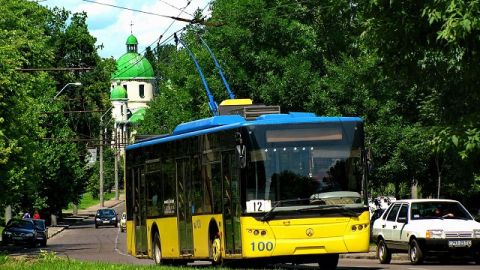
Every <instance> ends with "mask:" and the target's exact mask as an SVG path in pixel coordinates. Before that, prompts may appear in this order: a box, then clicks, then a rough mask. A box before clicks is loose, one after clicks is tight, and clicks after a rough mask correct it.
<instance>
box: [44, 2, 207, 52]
mask: <svg viewBox="0 0 480 270" xmlns="http://www.w3.org/2000/svg"><path fill="white" fill-rule="evenodd" d="M92 1H93V2H97V3H105V4H109V5H115V6H121V7H125V8H129V9H136V10H141V11H145V12H150V13H155V14H160V15H166V16H173V17H181V18H186V19H191V18H192V16H191V15H190V14H193V13H194V11H195V10H197V9H198V8H199V9H204V8H205V7H206V8H205V11H204V14H206V13H207V12H208V7H207V5H208V3H209V2H210V1H209V0H134V1H133V0H92ZM188 2H190V4H188ZM39 3H40V4H41V5H44V6H47V7H49V8H53V7H61V8H65V9H66V10H69V11H71V12H72V13H75V12H82V11H85V12H86V13H87V16H88V19H87V24H88V29H89V31H90V34H91V35H92V36H94V37H95V38H97V45H102V44H103V46H104V47H103V49H101V50H99V51H98V53H99V55H100V56H101V57H104V58H108V57H113V58H115V59H118V58H119V57H120V56H122V55H123V54H124V53H125V52H126V45H125V42H126V40H127V38H128V36H129V35H130V33H133V35H135V36H136V37H137V39H138V43H139V44H138V52H139V53H142V52H143V51H144V50H145V48H146V47H148V46H152V47H154V46H155V45H156V43H157V41H158V38H159V37H160V35H162V34H164V32H165V30H166V29H167V28H168V27H169V25H170V24H171V23H172V21H173V20H172V19H170V18H164V17H160V16H156V15H150V14H145V13H141V12H135V11H131V10H125V9H120V8H115V7H111V6H105V5H100V4H96V3H92V2H90V1H89V2H87V1H85V0H44V1H41V2H40V1H39ZM187 4H188V6H187ZM185 6H187V7H186V8H185V9H184V11H185V12H183V13H182V14H180V12H181V10H180V9H182V8H184V7H185ZM132 24H133V25H132ZM186 25H187V23H185V22H181V21H175V22H174V23H173V25H172V26H171V27H170V29H169V30H168V32H166V33H165V34H164V35H163V37H164V38H163V39H162V40H165V39H166V38H167V37H168V36H170V35H171V34H172V33H173V32H175V31H177V30H179V29H181V28H183V27H184V26H186Z"/></svg>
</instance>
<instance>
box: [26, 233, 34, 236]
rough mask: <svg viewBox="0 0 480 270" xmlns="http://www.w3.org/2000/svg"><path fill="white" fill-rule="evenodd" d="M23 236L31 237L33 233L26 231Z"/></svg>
mask: <svg viewBox="0 0 480 270" xmlns="http://www.w3.org/2000/svg"><path fill="white" fill-rule="evenodd" d="M25 236H26V237H33V233H26V234H25Z"/></svg>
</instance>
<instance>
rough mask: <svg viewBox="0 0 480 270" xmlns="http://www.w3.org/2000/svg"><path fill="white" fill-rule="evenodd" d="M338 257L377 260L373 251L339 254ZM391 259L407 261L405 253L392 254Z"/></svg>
mask: <svg viewBox="0 0 480 270" xmlns="http://www.w3.org/2000/svg"><path fill="white" fill-rule="evenodd" d="M340 258H342V259H365V260H378V258H377V254H376V253H374V252H368V253H347V254H340ZM392 260H396V261H409V259H408V255H407V254H392Z"/></svg>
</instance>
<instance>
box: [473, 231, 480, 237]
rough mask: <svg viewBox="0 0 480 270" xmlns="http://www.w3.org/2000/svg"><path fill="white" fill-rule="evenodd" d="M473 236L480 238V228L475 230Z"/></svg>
mask: <svg viewBox="0 0 480 270" xmlns="http://www.w3.org/2000/svg"><path fill="white" fill-rule="evenodd" d="M473 237H475V238H480V230H473Z"/></svg>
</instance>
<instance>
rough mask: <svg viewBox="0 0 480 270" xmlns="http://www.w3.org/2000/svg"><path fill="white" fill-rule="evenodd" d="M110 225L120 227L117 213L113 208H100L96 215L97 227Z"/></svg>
mask: <svg viewBox="0 0 480 270" xmlns="http://www.w3.org/2000/svg"><path fill="white" fill-rule="evenodd" d="M108 225H113V226H115V227H118V217H117V213H116V212H115V210H113V209H112V208H102V209H98V210H97V214H96V215H95V228H98V227H99V226H108Z"/></svg>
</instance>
